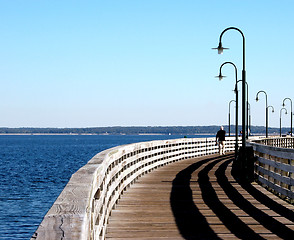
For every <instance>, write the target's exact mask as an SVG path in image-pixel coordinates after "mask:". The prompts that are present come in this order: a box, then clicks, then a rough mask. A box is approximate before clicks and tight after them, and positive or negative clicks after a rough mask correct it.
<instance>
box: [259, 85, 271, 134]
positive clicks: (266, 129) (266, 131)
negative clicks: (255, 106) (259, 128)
mask: <svg viewBox="0 0 294 240" xmlns="http://www.w3.org/2000/svg"><path fill="white" fill-rule="evenodd" d="M261 92H262V93H264V94H265V137H268V105H267V94H266V92H265V91H262V90H261V91H259V92H258V93H257V94H256V102H257V101H258V100H259V99H258V94H259V93H261Z"/></svg>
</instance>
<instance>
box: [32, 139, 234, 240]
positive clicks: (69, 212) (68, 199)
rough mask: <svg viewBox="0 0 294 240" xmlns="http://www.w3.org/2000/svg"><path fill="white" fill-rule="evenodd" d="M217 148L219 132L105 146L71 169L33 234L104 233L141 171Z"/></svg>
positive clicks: (49, 238) (44, 237)
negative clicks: (194, 136)
mask: <svg viewBox="0 0 294 240" xmlns="http://www.w3.org/2000/svg"><path fill="white" fill-rule="evenodd" d="M234 147H235V138H234V137H227V141H226V150H227V151H234ZM217 152H218V147H217V146H216V145H215V138H214V137H213V138H183V139H175V140H162V141H151V142H142V143H134V144H129V145H124V146H118V147H114V148H111V149H108V150H105V151H103V152H100V153H98V154H97V155H96V156H95V157H93V158H92V159H91V160H90V161H89V162H88V163H87V164H86V165H85V166H83V167H82V168H80V169H79V170H78V171H77V172H76V173H74V174H73V175H72V177H71V179H70V181H69V182H68V184H67V185H66V187H65V188H64V190H63V191H62V192H61V194H60V195H59V197H58V198H57V200H56V201H55V203H54V204H53V206H52V207H51V209H50V210H49V211H48V213H47V214H46V215H45V217H44V219H43V221H42V222H41V224H40V225H39V227H38V229H37V231H36V232H35V233H34V235H33V236H32V238H31V239H39V240H53V239H54V240H55V239H64V240H65V239H83V240H84V239H104V237H105V232H106V229H107V222H108V218H109V216H110V214H111V211H112V209H114V208H115V205H116V203H117V202H118V201H119V199H120V196H121V195H122V194H123V193H124V191H126V189H127V187H128V186H130V184H132V183H133V182H134V181H135V180H136V179H137V178H138V177H140V176H142V175H143V174H146V173H148V172H150V171H152V170H153V169H156V168H158V167H161V166H164V165H166V164H169V163H172V162H175V161H180V160H183V159H187V158H194V157H198V156H204V155H210V154H214V153H217Z"/></svg>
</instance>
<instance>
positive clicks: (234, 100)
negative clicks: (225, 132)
mask: <svg viewBox="0 0 294 240" xmlns="http://www.w3.org/2000/svg"><path fill="white" fill-rule="evenodd" d="M232 102H236V100H231V101H230V102H229V137H230V136H231V103H232Z"/></svg>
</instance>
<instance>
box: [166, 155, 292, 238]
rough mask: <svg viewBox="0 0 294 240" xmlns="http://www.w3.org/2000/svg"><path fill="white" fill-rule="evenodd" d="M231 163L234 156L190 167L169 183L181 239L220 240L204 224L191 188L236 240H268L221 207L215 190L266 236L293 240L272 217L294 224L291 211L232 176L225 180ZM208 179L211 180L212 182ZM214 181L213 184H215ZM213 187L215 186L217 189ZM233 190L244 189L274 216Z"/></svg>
mask: <svg viewBox="0 0 294 240" xmlns="http://www.w3.org/2000/svg"><path fill="white" fill-rule="evenodd" d="M232 160H233V155H225V156H219V157H211V158H208V159H205V160H202V161H199V162H196V163H194V164H192V165H190V166H189V167H187V168H185V169H184V170H182V171H180V172H179V173H178V174H177V175H176V177H175V179H174V180H173V183H172V191H171V195H170V204H171V208H172V211H173V214H174V217H175V220H176V224H177V227H178V229H179V231H180V233H181V235H182V236H183V237H184V238H185V239H188V240H190V239H221V238H220V237H219V235H218V234H216V233H215V231H214V230H213V228H212V227H211V224H210V223H209V222H208V221H207V218H206V217H207V216H205V215H203V211H201V209H200V208H201V207H199V206H197V203H195V201H194V199H193V191H192V189H191V185H193V186H194V185H195V186H196V185H198V187H199V189H200V190H199V191H200V192H201V201H202V202H203V203H205V204H206V205H207V206H208V207H209V208H210V210H211V211H213V213H214V216H217V218H218V219H219V220H220V221H221V222H222V225H224V226H225V227H226V229H228V230H229V231H230V233H231V234H234V235H235V236H236V238H240V239H250V240H252V239H267V238H266V234H261V233H257V231H256V228H252V224H251V225H248V224H246V223H245V222H244V221H243V220H242V218H240V216H238V215H237V214H236V211H233V210H232V209H231V208H230V207H228V204H224V203H223V201H222V200H223V199H219V197H218V195H217V192H216V191H217V190H216V189H221V190H222V192H224V193H225V194H226V197H227V199H230V200H231V202H232V203H233V204H231V205H230V206H233V208H234V210H236V209H238V210H242V211H243V212H245V214H246V217H249V218H252V219H253V221H255V222H257V224H255V226H257V227H261V228H262V229H266V230H268V231H267V232H270V233H271V234H274V235H276V236H278V237H279V238H282V239H294V232H293V230H291V229H290V228H288V227H287V226H286V225H285V224H283V223H281V222H280V221H278V220H276V218H274V216H277V215H279V216H282V217H284V218H287V219H288V220H290V221H292V222H293V220H294V213H293V211H292V210H290V209H288V208H286V207H284V206H282V205H280V204H278V203H277V202H275V201H274V200H272V199H270V198H269V197H268V196H266V195H265V194H263V193H262V192H260V191H258V190H257V189H256V188H255V187H253V186H252V185H251V184H248V183H240V182H239V183H237V182H236V180H235V179H233V178H232V177H231V176H230V178H229V179H228V177H227V176H226V174H225V171H226V169H227V167H228V165H229V164H230V163H231V161H232ZM216 165H217V166H216ZM192 174H193V175H195V174H197V176H198V179H197V181H191V178H192ZM209 176H214V178H213V181H211V179H210V177H209ZM215 179H216V182H214V181H215ZM215 185H218V188H216V187H215ZM236 186H239V189H241V188H243V189H245V190H246V191H247V192H248V193H249V194H250V195H251V196H252V197H254V198H255V199H256V200H257V201H258V202H260V203H262V204H263V205H264V206H265V207H268V208H269V209H270V210H272V211H274V212H275V215H274V216H270V215H268V214H267V213H266V211H262V210H261V209H259V208H257V207H256V206H254V204H252V202H250V201H249V200H247V198H246V197H244V196H242V194H241V193H239V191H238V189H237V188H236ZM247 196H248V195H247ZM210 217H211V215H210Z"/></svg>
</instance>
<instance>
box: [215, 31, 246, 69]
mask: <svg viewBox="0 0 294 240" xmlns="http://www.w3.org/2000/svg"><path fill="white" fill-rule="evenodd" d="M228 30H236V31H238V32H239V33H241V35H242V39H243V70H245V37H244V34H243V32H242V31H241V30H240V29H239V28H236V27H228V28H226V29H225V30H223V31H222V33H221V35H220V36H219V44H218V47H217V48H213V49H217V50H218V54H222V53H223V50H224V49H228V48H224V47H223V46H222V37H223V35H224V33H225V32H226V31H228Z"/></svg>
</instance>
